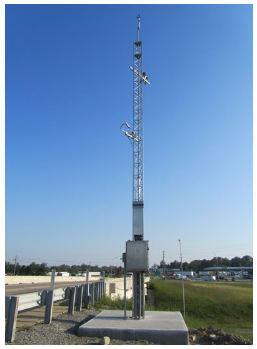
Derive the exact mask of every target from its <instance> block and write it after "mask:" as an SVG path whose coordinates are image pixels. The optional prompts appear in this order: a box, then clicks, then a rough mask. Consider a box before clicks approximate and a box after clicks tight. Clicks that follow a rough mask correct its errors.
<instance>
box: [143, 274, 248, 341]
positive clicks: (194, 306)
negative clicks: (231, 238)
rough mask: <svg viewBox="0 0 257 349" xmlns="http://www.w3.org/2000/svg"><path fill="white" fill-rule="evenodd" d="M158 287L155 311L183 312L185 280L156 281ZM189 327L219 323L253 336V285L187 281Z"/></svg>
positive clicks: (228, 330) (154, 283)
mask: <svg viewBox="0 0 257 349" xmlns="http://www.w3.org/2000/svg"><path fill="white" fill-rule="evenodd" d="M149 286H150V287H151V288H153V289H154V290H155V293H154V297H155V301H154V306H153V307H151V309H152V310H158V311H180V312H181V313H182V314H183V299H182V284H181V281H162V280H152V281H150V284H149ZM184 286H185V303H186V317H185V321H186V324H187V326H188V327H194V328H199V327H209V326H211V325H212V326H215V327H218V328H221V329H222V330H224V331H226V332H231V333H236V334H239V335H241V336H244V337H245V338H250V337H251V338H252V334H251V332H252V329H253V284H252V283H248V282H247V283H243V282H237V283H227V282H224V283H223V282H219V283H214V282H189V281H187V282H184Z"/></svg>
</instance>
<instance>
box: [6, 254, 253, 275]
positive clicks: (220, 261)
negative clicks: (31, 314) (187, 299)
mask: <svg viewBox="0 0 257 349" xmlns="http://www.w3.org/2000/svg"><path fill="white" fill-rule="evenodd" d="M164 264H165V268H168V269H180V268H181V263H180V262H179V261H177V260H174V262H170V263H169V264H167V263H164V262H163V261H161V262H160V265H156V266H157V267H160V268H162V267H163V265H164ZM252 266H253V258H252V257H251V256H248V255H246V256H243V257H242V258H240V257H234V258H232V259H228V258H222V257H214V258H212V259H210V260H207V259H195V260H193V261H192V262H190V263H187V262H183V270H185V271H190V270H193V271H196V272H199V271H201V270H203V269H204V268H210V267H252ZM52 269H55V270H56V271H57V272H68V273H70V274H71V275H77V274H79V273H81V272H85V271H86V270H89V271H100V272H103V271H104V272H105V275H106V276H110V275H112V276H122V275H123V268H122V267H121V266H120V267H117V266H103V267H99V266H98V265H89V264H84V263H82V264H81V265H71V266H70V265H66V264H62V265H58V266H57V265H56V266H54V265H53V266H49V267H48V266H47V263H41V264H36V263H35V262H32V263H31V264H29V265H20V264H19V263H16V264H15V263H10V262H5V274H7V275H32V276H33V275H42V276H43V275H46V274H47V273H49V272H51V271H52Z"/></svg>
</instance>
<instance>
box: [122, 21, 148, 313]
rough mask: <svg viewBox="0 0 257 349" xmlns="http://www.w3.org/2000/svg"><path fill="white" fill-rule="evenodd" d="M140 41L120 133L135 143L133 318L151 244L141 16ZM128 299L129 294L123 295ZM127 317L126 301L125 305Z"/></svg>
mask: <svg viewBox="0 0 257 349" xmlns="http://www.w3.org/2000/svg"><path fill="white" fill-rule="evenodd" d="M137 19H138V30H137V41H135V42H134V45H133V67H130V69H131V70H132V71H133V131H131V132H129V131H125V130H123V129H122V126H123V125H126V126H127V127H128V128H130V126H129V125H128V123H127V122H126V123H124V124H122V125H121V127H120V128H121V130H122V131H123V132H124V133H125V135H126V136H127V137H129V139H130V140H131V139H132V140H133V237H132V241H130V240H129V241H127V243H126V253H124V254H123V261H124V295H125V294H126V272H127V271H132V272H133V302H132V304H133V305H132V318H133V319H140V318H144V317H145V289H144V274H145V272H146V271H147V270H148V268H149V262H148V241H144V224H143V223H144V222H143V221H144V220H143V208H144V198H143V84H150V83H149V81H148V76H146V73H145V72H144V71H143V64H142V62H143V50H142V48H143V45H142V41H140V40H139V31H140V20H141V17H140V15H138V17H137ZM124 297H125V298H126V295H125V296H124ZM124 312H125V314H124V317H125V318H126V302H124Z"/></svg>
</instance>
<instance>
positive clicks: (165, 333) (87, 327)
mask: <svg viewBox="0 0 257 349" xmlns="http://www.w3.org/2000/svg"><path fill="white" fill-rule="evenodd" d="M127 316H128V319H124V311H122V310H103V311H102V312H101V313H99V314H98V315H97V316H95V317H94V318H93V319H91V320H89V321H88V322H86V323H85V324H83V325H82V326H80V328H79V331H78V335H79V336H84V337H99V338H102V337H104V336H108V337H110V338H112V339H120V340H123V341H129V340H135V341H137V340H147V341H149V342H153V343H156V344H182V345H185V344H188V329H187V327H186V324H185V322H184V319H183V317H182V315H181V313H180V312H162V311H146V312H145V319H141V320H133V319H131V316H132V312H131V311H127Z"/></svg>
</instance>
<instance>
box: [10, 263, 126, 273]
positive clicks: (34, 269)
mask: <svg viewBox="0 0 257 349" xmlns="http://www.w3.org/2000/svg"><path fill="white" fill-rule="evenodd" d="M53 269H55V270H56V272H67V273H70V274H71V275H77V274H79V273H81V272H85V271H86V270H89V271H100V272H103V271H104V272H105V274H106V275H110V274H112V275H113V276H119V275H121V274H122V273H123V272H122V270H123V268H121V267H117V266H108V267H107V266H103V267H99V266H98V265H88V264H84V263H82V264H81V265H71V266H70V265H66V264H62V265H58V266H57V265H53V266H49V267H48V266H47V263H41V264H36V263H35V262H32V263H30V264H29V265H21V264H19V263H16V264H15V263H10V262H5V274H7V275H32V276H34V275H35V276H36V275H37V276H40V275H41V276H44V275H46V274H47V273H49V272H51V271H52V270H53Z"/></svg>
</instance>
